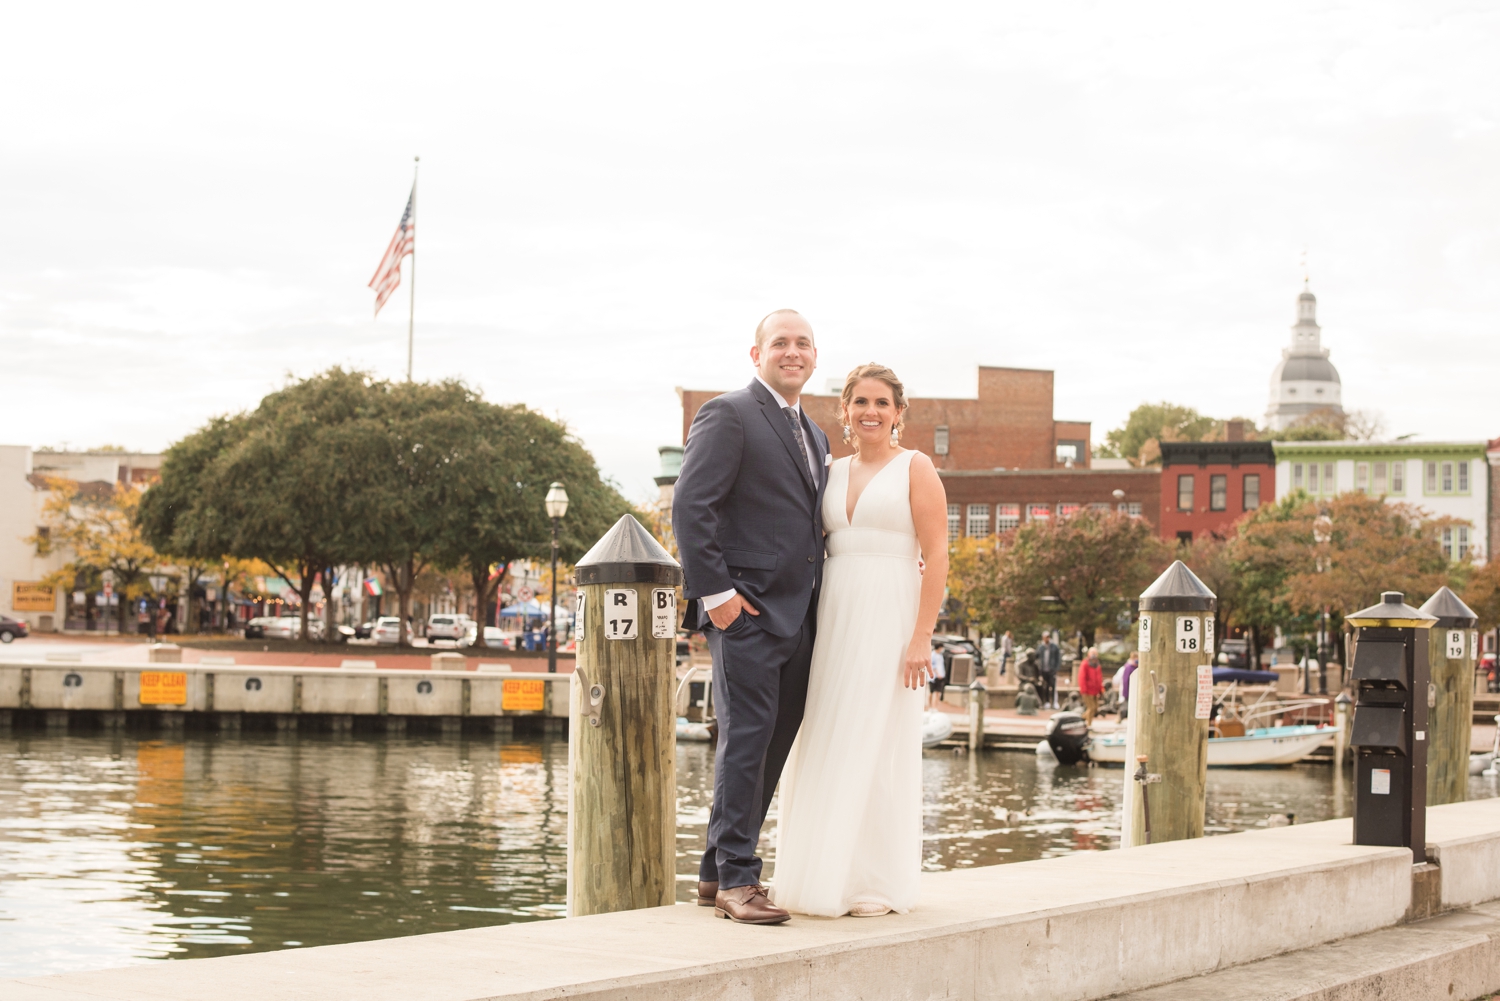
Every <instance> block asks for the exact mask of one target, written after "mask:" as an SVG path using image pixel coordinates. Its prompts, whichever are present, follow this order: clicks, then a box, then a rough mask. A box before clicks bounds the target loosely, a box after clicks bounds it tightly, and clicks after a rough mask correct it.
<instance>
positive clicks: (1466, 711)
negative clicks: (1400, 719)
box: [1422, 587, 1479, 806]
mask: <svg viewBox="0 0 1500 1001" xmlns="http://www.w3.org/2000/svg"><path fill="white" fill-rule="evenodd" d="M1422 611H1424V612H1426V613H1427V614H1428V615H1431V616H1433V617H1435V618H1436V619H1437V622H1435V623H1433V627H1432V633H1431V635H1430V636H1429V637H1428V641H1427V665H1428V669H1429V670H1430V671H1431V677H1430V678H1428V682H1427V685H1428V688H1427V692H1428V694H1427V715H1428V721H1427V722H1428V732H1429V739H1428V741H1427V805H1428V806H1440V805H1442V804H1443V803H1462V802H1463V801H1464V799H1465V797H1466V796H1467V794H1468V791H1469V744H1470V742H1471V740H1472V735H1473V719H1474V659H1475V658H1476V657H1477V656H1478V655H1479V650H1478V647H1479V633H1478V632H1476V631H1475V629H1474V627H1475V626H1477V625H1478V624H1479V617H1478V616H1477V615H1475V614H1474V610H1473V609H1472V608H1470V607H1469V606H1468V605H1466V604H1464V603H1463V600H1462V599H1461V598H1459V596H1458V595H1456V594H1454V593H1453V592H1452V591H1451V590H1450V589H1448V588H1447V587H1440V588H1438V590H1437V593H1436V594H1434V595H1433V596H1432V597H1431V598H1428V599H1427V601H1426V602H1425V603H1424V604H1423V605H1422Z"/></svg>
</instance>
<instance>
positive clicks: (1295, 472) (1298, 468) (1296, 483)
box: [1292, 462, 1302, 490]
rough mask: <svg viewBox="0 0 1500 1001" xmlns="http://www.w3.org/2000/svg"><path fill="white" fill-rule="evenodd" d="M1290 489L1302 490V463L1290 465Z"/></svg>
mask: <svg viewBox="0 0 1500 1001" xmlns="http://www.w3.org/2000/svg"><path fill="white" fill-rule="evenodd" d="M1292 489H1293V490H1301V489H1302V463H1300V462H1294V463H1292Z"/></svg>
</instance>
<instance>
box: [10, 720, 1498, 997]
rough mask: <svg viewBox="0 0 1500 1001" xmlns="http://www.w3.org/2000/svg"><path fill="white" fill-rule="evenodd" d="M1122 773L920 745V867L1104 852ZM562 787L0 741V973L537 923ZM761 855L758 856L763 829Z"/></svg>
mask: <svg viewBox="0 0 1500 1001" xmlns="http://www.w3.org/2000/svg"><path fill="white" fill-rule="evenodd" d="M677 754H678V757H677V768H678V772H677V778H678V835H677V837H678V890H679V892H678V898H679V899H680V900H687V899H689V898H690V896H691V895H692V894H693V893H694V892H695V880H696V872H697V863H698V857H699V852H701V850H702V846H703V834H704V830H705V828H706V825H707V820H708V803H709V796H710V791H711V787H712V774H713V758H712V753H711V750H710V748H709V747H708V746H707V745H705V744H683V745H681V746H679V748H678V752H677ZM1122 781H1123V772H1122V771H1121V770H1120V769H1117V768H1116V769H1108V768H1083V767H1074V768H1064V767H1059V766H1057V765H1056V764H1052V763H1049V762H1045V761H1039V760H1038V759H1037V758H1036V757H1035V756H1034V755H1030V754H1022V753H1015V752H990V753H985V754H981V755H967V754H963V755H960V754H955V753H953V752H952V751H949V750H937V751H927V752H925V754H924V785H925V789H924V796H925V827H926V833H925V841H924V855H923V859H922V864H923V866H924V868H926V869H928V870H934V871H935V870H943V869H953V868H962V867H967V866H976V865H993V864H997V863H1004V862H1015V861H1022V860H1025V859H1035V858H1045V857H1048V856H1052V855H1059V854H1064V853H1068V852H1076V851H1095V850H1102V849H1109V848H1113V847H1116V846H1117V845H1118V843H1119V807H1120V798H1121V787H1122ZM567 792H568V790H567V743H566V741H565V740H561V739H544V738H540V737H538V738H534V739H530V740H515V741H500V740H494V739H485V738H475V739H462V740H459V739H453V738H449V739H440V738H437V737H431V738H424V737H419V736H411V737H391V736H378V737H377V736H374V735H369V736H366V735H361V734H352V735H350V734H345V735H338V736H335V735H331V734H326V735H308V734H300V735H299V734H285V733H284V734H279V735H278V734H249V733H247V734H245V735H243V736H221V735H198V734H191V733H190V734H188V735H187V736H186V737H181V736H179V737H175V738H161V739H146V738H138V737H136V736H133V735H128V734H92V735H87V734H61V733H44V732H19V731H18V732H14V733H4V734H0V975H3V976H23V975H36V974H43V973H52V972H64V971H70V970H85V969H99V968H104V967H109V966H120V965H126V964H131V963H138V962H149V961H156V960H166V959H172V958H189V957H204V956H223V955H232V954H236V953H243V952H256V951H264V950H269V949H283V948H297V947H305V946H314V945H326V944H333V943H339V942H352V941H361V940H368V939H377V938H388V937H394V936H401V935H411V934H419V933H425V932H436V931H449V930H453V929H458V928H468V927H475V926H481V925H492V924H499V923H506V922H514V921H536V920H545V919H548V918H554V917H558V916H561V915H562V913H563V900H564V887H565V882H566V855H567V849H566V844H565V838H566V832H567ZM1495 794H1496V789H1495V780H1494V779H1485V778H1475V779H1472V780H1471V791H1470V795H1471V796H1473V797H1479V796H1494V795H1495ZM1349 807H1350V797H1349V790H1348V788H1347V786H1346V785H1344V784H1342V783H1336V782H1335V780H1334V777H1333V774H1332V770H1331V769H1330V768H1329V767H1328V766H1326V765H1299V766H1296V767H1292V768H1279V769H1264V770H1233V771H1230V770H1213V771H1211V772H1210V773H1209V787H1208V830H1209V832H1210V833H1211V834H1219V833H1228V832H1232V831H1240V830H1246V829H1251V828H1255V827H1258V826H1264V825H1266V824H1267V823H1274V824H1279V823H1282V822H1286V821H1287V820H1288V817H1287V815H1288V814H1292V815H1294V819H1295V822H1297V823H1303V822H1307V821H1314V820H1323V819H1326V818H1329V817H1334V816H1340V815H1344V814H1346V813H1347V811H1348V809H1349ZM773 809H774V808H773ZM773 826H774V825H773V824H768V825H767V828H768V831H769V830H770V829H771V828H772V827H773ZM762 849H763V854H764V855H765V856H766V857H767V858H768V859H774V844H773V841H772V839H770V838H768V839H767V840H766V841H765V842H764V843H763V845H762ZM770 868H771V866H768V869H770Z"/></svg>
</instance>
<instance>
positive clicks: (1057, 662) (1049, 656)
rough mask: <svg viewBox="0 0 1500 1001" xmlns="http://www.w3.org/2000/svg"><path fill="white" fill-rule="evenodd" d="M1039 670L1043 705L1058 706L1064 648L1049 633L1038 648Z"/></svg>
mask: <svg viewBox="0 0 1500 1001" xmlns="http://www.w3.org/2000/svg"><path fill="white" fill-rule="evenodd" d="M1036 667H1037V672H1038V673H1039V674H1040V675H1041V685H1040V691H1039V692H1038V693H1037V694H1038V695H1040V696H1041V699H1042V705H1044V706H1051V707H1052V708H1053V709H1056V708H1057V670H1058V668H1060V667H1062V648H1061V647H1059V646H1058V645H1057V640H1056V639H1054V638H1053V636H1052V634H1051V633H1048V634H1047V635H1046V637H1045V638H1043V640H1042V645H1041V646H1039V647H1037V650H1036Z"/></svg>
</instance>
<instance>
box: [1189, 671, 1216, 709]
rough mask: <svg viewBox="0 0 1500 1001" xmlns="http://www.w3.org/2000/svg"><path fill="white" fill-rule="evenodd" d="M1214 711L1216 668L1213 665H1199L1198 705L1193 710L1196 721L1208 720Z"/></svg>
mask: <svg viewBox="0 0 1500 1001" xmlns="http://www.w3.org/2000/svg"><path fill="white" fill-rule="evenodd" d="M1213 709H1214V668H1213V665H1212V664H1199V665H1198V703H1197V705H1196V706H1195V707H1194V708H1193V718H1194V719H1208V718H1209V717H1210V716H1212V715H1213Z"/></svg>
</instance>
